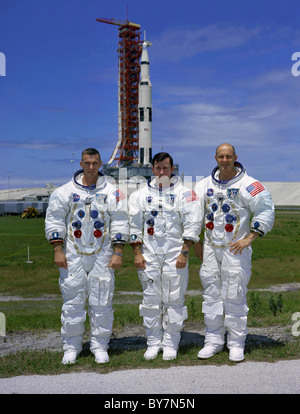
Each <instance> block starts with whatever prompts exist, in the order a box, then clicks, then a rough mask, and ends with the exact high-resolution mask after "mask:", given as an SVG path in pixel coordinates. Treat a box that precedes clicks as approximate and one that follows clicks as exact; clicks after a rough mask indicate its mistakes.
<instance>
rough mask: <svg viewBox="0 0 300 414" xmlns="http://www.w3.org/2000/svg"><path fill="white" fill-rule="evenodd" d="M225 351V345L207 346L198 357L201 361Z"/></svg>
mask: <svg viewBox="0 0 300 414" xmlns="http://www.w3.org/2000/svg"><path fill="white" fill-rule="evenodd" d="M221 351H223V345H219V344H206V345H204V348H202V349H201V350H200V351H199V352H198V355H197V357H198V358H199V359H208V358H210V357H212V356H213V355H215V354H217V353H218V352H221Z"/></svg>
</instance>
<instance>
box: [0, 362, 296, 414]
mask: <svg viewBox="0 0 300 414" xmlns="http://www.w3.org/2000/svg"><path fill="white" fill-rule="evenodd" d="M12 393H18V394H86V393H89V394H114V397H115V398H116V397H117V396H118V394H122V395H123V397H122V398H124V395H125V394H148V398H154V397H153V395H154V394H163V395H164V396H166V395H171V394H190V395H191V394H211V393H214V394H220V393H225V394H245V393H250V394H299V393H300V359H299V360H294V361H280V362H276V363H264V362H247V361H244V362H243V363H240V364H236V365H234V366H227V365H226V366H213V365H207V366H192V367H172V368H167V369H139V370H128V371H117V372H113V373H110V374H97V373H91V372H90V373H72V374H62V375H45V376H39V375H31V376H19V377H13V378H2V379H0V394H12ZM105 399H108V397H107V396H105ZM101 401H102V400H101ZM152 408H153V407H152Z"/></svg>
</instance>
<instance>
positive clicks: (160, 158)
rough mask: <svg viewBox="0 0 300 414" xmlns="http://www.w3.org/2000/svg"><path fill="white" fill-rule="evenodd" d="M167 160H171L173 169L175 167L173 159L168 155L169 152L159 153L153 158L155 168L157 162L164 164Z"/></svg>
mask: <svg viewBox="0 0 300 414" xmlns="http://www.w3.org/2000/svg"><path fill="white" fill-rule="evenodd" d="M166 158H169V160H170V165H171V167H173V164H174V163H173V158H172V157H171V155H170V154H168V153H167V152H158V153H157V154H155V155H154V157H153V158H152V165H153V167H154V164H155V163H156V162H162V161H164V160H165V159H166Z"/></svg>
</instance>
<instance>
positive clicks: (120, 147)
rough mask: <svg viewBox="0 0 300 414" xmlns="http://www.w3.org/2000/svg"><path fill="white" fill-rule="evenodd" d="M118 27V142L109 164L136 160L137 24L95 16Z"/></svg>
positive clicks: (137, 148) (113, 165)
mask: <svg viewBox="0 0 300 414" xmlns="http://www.w3.org/2000/svg"><path fill="white" fill-rule="evenodd" d="M96 21H98V22H102V23H108V24H113V25H116V26H120V28H119V47H118V52H119V85H118V88H119V91H118V95H119V96H118V106H119V107H118V142H117V145H116V146H115V149H114V151H113V153H112V155H111V157H110V160H109V161H108V165H110V166H111V167H126V166H130V165H132V164H133V163H134V162H136V161H137V160H138V154H139V115H138V105H139V79H140V57H141V53H142V46H141V38H140V36H141V32H140V29H141V26H140V25H138V24H135V23H131V22H129V21H128V20H127V21H126V22H122V21H117V20H115V19H104V18H103V19H102V18H101V19H96Z"/></svg>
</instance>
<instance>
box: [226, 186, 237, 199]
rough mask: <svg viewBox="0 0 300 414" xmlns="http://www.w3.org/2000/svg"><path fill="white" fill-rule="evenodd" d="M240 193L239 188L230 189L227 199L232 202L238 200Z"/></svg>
mask: <svg viewBox="0 0 300 414" xmlns="http://www.w3.org/2000/svg"><path fill="white" fill-rule="evenodd" d="M239 191H240V189H239V188H228V189H227V198H229V199H230V200H234V199H235V198H237V196H238V194H239Z"/></svg>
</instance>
